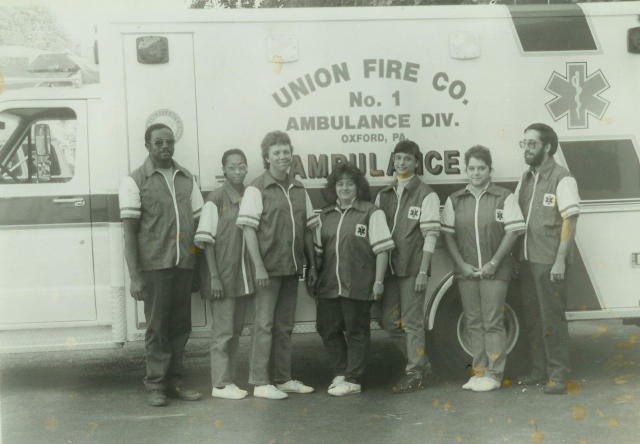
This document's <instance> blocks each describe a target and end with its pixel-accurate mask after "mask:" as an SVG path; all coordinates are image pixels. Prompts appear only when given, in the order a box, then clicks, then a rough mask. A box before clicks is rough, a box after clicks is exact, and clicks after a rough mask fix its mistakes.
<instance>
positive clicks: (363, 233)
mask: <svg viewBox="0 0 640 444" xmlns="http://www.w3.org/2000/svg"><path fill="white" fill-rule="evenodd" d="M356 236H358V237H367V227H366V226H365V225H362V224H356Z"/></svg>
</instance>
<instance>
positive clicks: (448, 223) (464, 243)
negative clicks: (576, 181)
mask: <svg viewBox="0 0 640 444" xmlns="http://www.w3.org/2000/svg"><path fill="white" fill-rule="evenodd" d="M464 162H465V165H466V170H467V176H468V177H469V184H468V185H467V186H466V187H465V188H463V189H462V190H459V191H457V192H455V193H453V194H452V195H451V196H449V198H448V199H447V201H446V203H445V206H444V210H443V213H442V231H443V232H444V233H445V240H446V244H447V248H448V250H449V252H450V253H451V257H452V258H453V261H454V264H455V273H456V280H457V283H458V289H459V290H460V295H461V297H462V308H463V310H464V320H465V328H466V329H467V331H468V333H469V336H468V337H469V338H470V340H471V351H472V354H473V375H472V376H471V378H470V379H469V381H468V382H466V383H465V384H464V385H463V386H462V388H463V389H466V390H473V391H477V392H484V391H490V390H496V389H498V388H500V386H501V384H502V375H503V372H504V367H505V363H506V357H507V356H506V335H505V328H504V302H505V298H506V295H507V289H508V285H509V279H510V278H511V271H512V266H513V258H512V256H511V249H512V248H513V245H514V243H515V241H516V239H517V237H518V236H519V235H520V234H522V233H523V232H524V228H525V225H524V218H523V217H522V213H521V211H520V208H519V207H518V202H517V201H516V199H515V197H514V195H513V193H511V192H510V191H509V190H506V189H504V188H502V187H499V186H497V185H494V184H492V183H491V153H490V151H489V149H488V148H486V147H484V146H480V145H476V146H473V147H471V148H470V149H469V150H468V151H467V152H466V153H465V155H464Z"/></svg>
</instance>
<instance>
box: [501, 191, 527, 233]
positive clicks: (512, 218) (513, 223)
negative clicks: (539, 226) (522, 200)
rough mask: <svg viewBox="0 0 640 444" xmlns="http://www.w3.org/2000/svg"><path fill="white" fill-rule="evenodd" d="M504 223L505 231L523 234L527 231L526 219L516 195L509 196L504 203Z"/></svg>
mask: <svg viewBox="0 0 640 444" xmlns="http://www.w3.org/2000/svg"><path fill="white" fill-rule="evenodd" d="M502 211H503V214H502V221H503V223H504V231H507V232H512V233H518V234H522V233H524V231H525V230H526V228H527V227H526V225H525V223H524V217H523V216H522V211H520V205H518V200H517V199H516V196H515V195H514V194H509V195H508V196H507V198H506V199H505V201H504V209H503V210H502Z"/></svg>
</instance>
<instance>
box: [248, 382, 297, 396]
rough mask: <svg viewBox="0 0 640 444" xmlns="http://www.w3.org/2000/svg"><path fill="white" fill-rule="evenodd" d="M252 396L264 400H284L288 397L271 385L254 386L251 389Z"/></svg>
mask: <svg viewBox="0 0 640 444" xmlns="http://www.w3.org/2000/svg"><path fill="white" fill-rule="evenodd" d="M253 396H254V397H256V398H265V399H285V398H288V397H289V395H287V394H286V393H285V392H283V391H281V390H278V389H277V388H275V387H274V386H273V385H271V384H265V385H256V386H255V387H254V388H253Z"/></svg>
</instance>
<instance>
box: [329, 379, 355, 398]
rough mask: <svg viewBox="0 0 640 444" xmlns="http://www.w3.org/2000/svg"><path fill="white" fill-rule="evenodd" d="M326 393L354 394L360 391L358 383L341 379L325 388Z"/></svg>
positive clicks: (334, 394) (336, 394)
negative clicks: (332, 385) (330, 386)
mask: <svg viewBox="0 0 640 444" xmlns="http://www.w3.org/2000/svg"><path fill="white" fill-rule="evenodd" d="M327 393H329V394H330V395H331V396H345V395H355V394H356V393H360V384H356V383H353V382H349V381H342V382H339V383H338V384H336V385H335V386H334V387H332V388H330V389H329V390H327Z"/></svg>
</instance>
